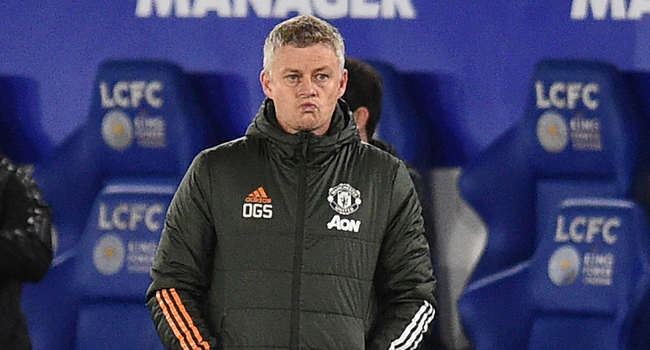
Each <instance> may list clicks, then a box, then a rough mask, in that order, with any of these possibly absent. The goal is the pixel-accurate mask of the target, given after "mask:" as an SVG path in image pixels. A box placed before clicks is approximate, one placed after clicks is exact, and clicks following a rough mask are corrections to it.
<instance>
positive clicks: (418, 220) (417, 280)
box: [367, 163, 436, 350]
mask: <svg viewBox="0 0 650 350" xmlns="http://www.w3.org/2000/svg"><path fill="white" fill-rule="evenodd" d="M423 233H424V227H423V220H422V215H421V207H420V204H419V201H418V198H417V194H416V191H415V188H414V186H413V182H412V181H411V179H410V178H409V174H408V171H407V170H406V167H405V166H404V164H401V163H400V165H399V168H398V170H397V174H396V176H395V180H394V184H393V189H392V193H391V201H390V208H389V220H388V227H387V231H386V232H385V234H384V240H383V243H382V247H381V251H380V256H379V261H378V265H377V272H376V275H375V289H376V291H377V298H378V303H379V315H378V317H377V320H376V322H375V324H374V326H373V328H372V330H371V332H370V335H369V337H368V339H367V340H368V341H367V349H369V350H407V349H409V350H410V349H416V348H418V346H419V345H420V343H421V342H422V339H423V337H424V336H425V335H426V333H427V331H428V329H429V326H430V324H431V322H432V321H433V318H434V315H435V308H436V301H435V297H434V293H435V287H436V281H435V278H434V276H433V268H432V262H431V255H430V253H429V246H428V243H427V240H426V238H425V236H424V234H423Z"/></svg>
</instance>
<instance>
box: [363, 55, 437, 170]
mask: <svg viewBox="0 0 650 350" xmlns="http://www.w3.org/2000/svg"><path fill="white" fill-rule="evenodd" d="M368 63H369V64H370V65H372V67H373V68H375V69H376V70H377V71H378V72H379V74H381V78H382V83H383V88H384V96H383V99H382V111H381V119H380V120H379V124H378V125H377V130H376V133H375V137H378V138H379V139H381V140H383V141H386V142H388V143H390V144H391V145H393V146H394V147H395V149H396V150H397V153H398V154H399V156H400V158H402V159H404V160H406V161H407V162H409V163H411V164H412V165H414V166H415V167H416V168H421V167H423V166H426V165H428V163H430V161H431V159H430V157H429V155H428V150H429V149H430V146H428V145H429V141H430V139H428V138H427V136H428V135H427V131H428V130H429V127H428V124H426V123H427V122H428V121H427V120H426V118H424V117H423V116H422V115H420V114H418V113H417V112H416V109H415V106H414V104H413V101H412V98H411V96H410V95H409V85H408V83H407V79H406V77H405V76H404V75H403V73H401V72H400V71H398V70H397V68H395V67H394V66H392V65H391V64H389V63H387V62H383V61H377V60H369V61H368Z"/></svg>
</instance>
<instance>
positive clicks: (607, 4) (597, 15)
mask: <svg viewBox="0 0 650 350" xmlns="http://www.w3.org/2000/svg"><path fill="white" fill-rule="evenodd" d="M646 14H650V6H648V2H647V1H646V0H630V1H629V2H628V1H625V0H573V1H572V2H571V19H573V20H585V19H587V17H588V15H592V16H593V19H595V20H604V19H613V20H619V21H620V20H640V19H641V18H642V17H643V16H644V15H646Z"/></svg>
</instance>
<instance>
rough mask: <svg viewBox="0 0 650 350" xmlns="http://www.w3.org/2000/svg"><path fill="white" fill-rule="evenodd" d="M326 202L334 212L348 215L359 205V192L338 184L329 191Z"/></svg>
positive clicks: (347, 185)
mask: <svg viewBox="0 0 650 350" xmlns="http://www.w3.org/2000/svg"><path fill="white" fill-rule="evenodd" d="M327 201H328V202H329V203H330V207H332V209H334V211H335V212H337V213H339V214H341V215H350V214H352V213H354V212H355V211H357V209H359V205H361V192H359V190H357V189H355V188H354V187H352V186H350V184H338V185H336V186H335V187H331V188H330V189H329V194H328V196H327Z"/></svg>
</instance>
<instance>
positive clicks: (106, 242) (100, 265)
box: [93, 234, 126, 275]
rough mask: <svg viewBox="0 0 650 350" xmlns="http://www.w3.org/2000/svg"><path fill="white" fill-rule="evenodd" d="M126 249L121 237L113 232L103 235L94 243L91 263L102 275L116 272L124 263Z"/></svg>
mask: <svg viewBox="0 0 650 350" xmlns="http://www.w3.org/2000/svg"><path fill="white" fill-rule="evenodd" d="M125 255H126V249H125V247H124V243H123V242H122V239H121V238H120V237H118V236H116V235H113V234H106V235H103V236H102V237H101V238H100V239H99V240H98V241H97V243H96V244H95V249H94V251H93V263H94V264H95V268H96V269H97V271H99V272H101V273H102V274H104V275H114V274H116V273H118V272H119V271H120V270H121V269H122V266H123V265H124V257H125Z"/></svg>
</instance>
